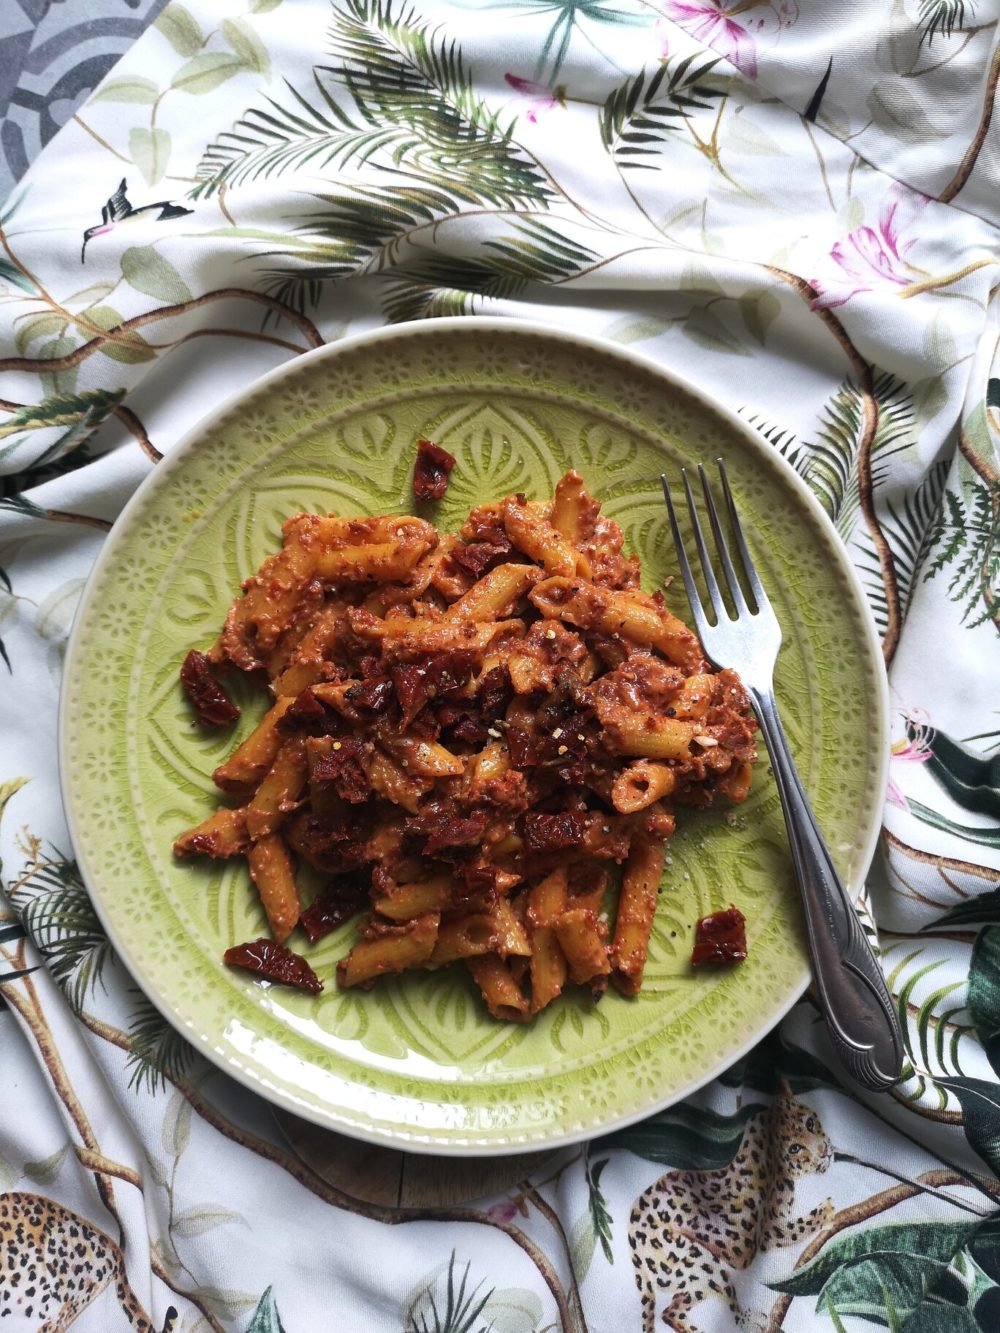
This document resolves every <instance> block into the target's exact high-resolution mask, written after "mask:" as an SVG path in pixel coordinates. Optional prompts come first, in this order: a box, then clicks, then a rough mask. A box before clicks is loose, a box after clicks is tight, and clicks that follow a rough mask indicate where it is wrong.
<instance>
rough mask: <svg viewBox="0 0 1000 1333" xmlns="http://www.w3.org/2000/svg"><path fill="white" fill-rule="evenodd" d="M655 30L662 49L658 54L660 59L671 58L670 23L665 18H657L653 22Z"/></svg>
mask: <svg viewBox="0 0 1000 1333" xmlns="http://www.w3.org/2000/svg"><path fill="white" fill-rule="evenodd" d="M653 31H654V32H655V33H656V40H657V41H658V42H659V45H660V49H659V52H658V54H657V59H658V60H669V59H670V36H669V34H670V24H669V23H667V21H666V20H665V19H657V20H656V22H655V23H654V24H653Z"/></svg>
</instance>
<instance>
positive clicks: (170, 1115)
mask: <svg viewBox="0 0 1000 1333" xmlns="http://www.w3.org/2000/svg"><path fill="white" fill-rule="evenodd" d="M191 1116H192V1110H191V1103H190V1102H189V1101H188V1099H187V1098H186V1097H185V1096H184V1094H183V1093H182V1092H175V1093H174V1095H173V1096H172V1097H171V1098H170V1101H169V1102H168V1103H167V1109H166V1112H165V1113H164V1116H163V1124H162V1125H161V1126H160V1139H161V1141H162V1143H163V1150H164V1152H165V1153H167V1155H168V1156H170V1157H180V1156H181V1154H182V1153H183V1152H184V1150H185V1148H187V1146H188V1144H189V1143H190V1142H191Z"/></svg>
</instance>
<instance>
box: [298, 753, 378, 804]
mask: <svg viewBox="0 0 1000 1333" xmlns="http://www.w3.org/2000/svg"><path fill="white" fill-rule="evenodd" d="M372 748H373V747H372V745H371V742H369V741H363V740H361V739H360V738H359V737H357V736H345V737H344V738H343V740H338V741H334V742H333V748H332V749H330V750H329V751H328V752H327V753H326V754H321V755H320V756H319V757H318V758H317V759H316V761H315V763H314V764H313V769H312V774H311V779H312V781H313V782H317V783H318V782H329V783H330V784H331V785H332V786H333V789H334V791H335V792H336V793H337V795H338V796H340V797H341V798H342V799H343V800H345V801H349V802H350V803H351V804H352V805H359V804H360V803H361V802H362V801H367V799H368V797H369V795H370V793H371V789H372V785H371V781H370V779H369V777H368V770H367V768H366V767H365V764H364V762H363V761H364V759H365V758H367V756H368V755H369V754H370V753H371V751H372Z"/></svg>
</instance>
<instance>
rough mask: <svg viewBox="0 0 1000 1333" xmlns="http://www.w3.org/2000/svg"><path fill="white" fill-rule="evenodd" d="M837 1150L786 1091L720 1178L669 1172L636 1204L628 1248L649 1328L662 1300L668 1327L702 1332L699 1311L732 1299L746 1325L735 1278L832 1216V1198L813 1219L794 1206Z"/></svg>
mask: <svg viewBox="0 0 1000 1333" xmlns="http://www.w3.org/2000/svg"><path fill="white" fill-rule="evenodd" d="M832 1159H833V1147H832V1145H831V1143H830V1140H829V1139H828V1138H827V1136H826V1134H825V1133H824V1131H823V1126H822V1125H821V1123H820V1120H819V1117H818V1116H817V1115H816V1113H815V1111H813V1110H811V1108H810V1107H808V1106H806V1105H805V1104H804V1103H803V1102H800V1101H797V1100H796V1099H795V1097H793V1096H792V1093H791V1090H790V1089H789V1088H788V1085H787V1084H784V1085H783V1086H782V1089H781V1092H780V1094H779V1095H778V1096H777V1097H775V1099H774V1101H773V1102H772V1103H771V1105H770V1106H768V1107H766V1108H765V1109H763V1110H761V1111H759V1112H757V1114H756V1115H754V1116H752V1117H751V1118H750V1119H749V1120H748V1121H747V1125H746V1129H745V1130H744V1132H743V1138H742V1140H741V1141H740V1146H739V1148H738V1149H737V1152H736V1156H735V1157H734V1158H733V1160H732V1161H731V1162H730V1163H729V1165H728V1166H725V1167H722V1168H721V1169H718V1170H704V1171H668V1172H666V1174H665V1175H662V1176H661V1177H660V1179H659V1180H657V1181H656V1182H655V1184H653V1185H651V1186H650V1187H649V1189H648V1190H646V1191H645V1192H644V1193H643V1194H641V1195H640V1196H639V1198H638V1199H636V1201H635V1204H634V1206H633V1208H632V1215H631V1217H630V1219H629V1234H628V1238H629V1245H630V1246H631V1249H632V1262H633V1264H634V1265H635V1270H636V1272H635V1277H636V1283H637V1284H638V1287H639V1291H640V1293H641V1295H642V1311H643V1330H644V1333H654V1330H655V1328H656V1307H657V1302H658V1293H664V1292H665V1293H666V1305H665V1307H664V1309H663V1312H662V1318H663V1322H664V1323H665V1324H666V1326H667V1328H670V1329H673V1330H675V1333H696V1327H695V1325H694V1324H693V1323H692V1322H691V1321H690V1319H689V1317H688V1316H689V1314H690V1312H691V1311H692V1310H693V1309H694V1308H695V1307H696V1306H697V1305H698V1304H700V1303H701V1302H702V1301H705V1300H707V1299H709V1298H710V1297H719V1298H721V1299H722V1300H724V1301H726V1302H727V1303H728V1305H729V1309H730V1311H731V1313H732V1315H733V1318H734V1320H735V1321H736V1323H737V1325H740V1324H741V1322H742V1311H741V1309H740V1304H739V1301H738V1299H737V1296H736V1291H735V1289H734V1287H733V1283H732V1281H731V1278H730V1272H731V1271H732V1270H734V1269H735V1270H742V1269H745V1268H747V1267H748V1266H749V1265H750V1264H751V1263H752V1261H753V1259H754V1256H755V1255H756V1254H757V1253H758V1252H760V1251H766V1250H771V1249H776V1248H778V1247H780V1246H785V1245H794V1244H795V1243H796V1242H798V1241H802V1240H805V1238H806V1237H807V1236H811V1235H813V1234H814V1233H815V1232H816V1231H818V1230H819V1229H820V1227H822V1226H823V1225H824V1224H825V1223H826V1222H828V1221H829V1220H830V1218H831V1217H832V1215H833V1202H832V1200H830V1199H826V1200H825V1201H824V1202H823V1203H822V1204H820V1205H819V1206H818V1207H817V1208H813V1209H812V1211H811V1212H809V1213H807V1214H806V1215H805V1216H804V1217H797V1216H796V1215H795V1208H794V1195H795V1182H796V1180H798V1179H799V1178H800V1177H802V1176H806V1175H811V1174H813V1173H816V1172H822V1171H826V1170H827V1169H828V1167H829V1165H830V1162H831V1161H832Z"/></svg>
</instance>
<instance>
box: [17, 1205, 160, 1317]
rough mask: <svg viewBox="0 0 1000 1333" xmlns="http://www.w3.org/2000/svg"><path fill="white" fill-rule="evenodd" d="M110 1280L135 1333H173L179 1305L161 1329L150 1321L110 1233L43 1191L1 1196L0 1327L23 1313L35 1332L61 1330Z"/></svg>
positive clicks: (77, 1315)
mask: <svg viewBox="0 0 1000 1333" xmlns="http://www.w3.org/2000/svg"><path fill="white" fill-rule="evenodd" d="M109 1283H113V1284H114V1290H115V1295H116V1296H117V1298H118V1303H119V1305H120V1306H121V1308H122V1310H123V1312H124V1313H125V1315H126V1317H127V1318H128V1321H129V1323H130V1324H131V1325H132V1327H133V1328H134V1329H135V1330H136V1333H171V1330H172V1328H173V1326H174V1321H175V1319H176V1318H177V1311H176V1310H175V1309H174V1308H173V1306H171V1307H170V1308H169V1309H168V1311H167V1317H166V1319H165V1321H164V1324H163V1328H162V1330H157V1329H156V1328H155V1327H154V1326H153V1324H152V1323H150V1320H149V1317H148V1315H147V1314H146V1312H145V1310H143V1308H142V1306H141V1305H140V1304H139V1301H138V1300H137V1299H136V1296H135V1293H134V1292H133V1291H132V1288H131V1287H130V1286H129V1283H128V1278H127V1277H126V1276H125V1264H124V1261H123V1259H122V1252H121V1250H120V1249H119V1248H118V1246H117V1245H116V1244H115V1243H114V1241H113V1240H112V1239H111V1237H110V1236H107V1235H105V1233H104V1232H103V1231H100V1230H98V1228H97V1227H95V1226H93V1225H92V1224H91V1223H90V1222H87V1221H85V1220H84V1218H82V1217H80V1216H79V1215H78V1214H77V1213H73V1212H70V1210H69V1209H68V1208H64V1207H63V1206H62V1204H60V1203H56V1202H55V1201H54V1200H53V1199H46V1198H45V1197H44V1196H43V1195H40V1194H21V1193H12V1194H2V1195H0V1329H2V1328H3V1327H4V1319H5V1318H10V1317H15V1316H19V1317H20V1321H21V1322H22V1323H23V1321H25V1320H35V1321H37V1322H36V1323H34V1324H32V1325H31V1327H32V1328H33V1329H35V1330H37V1333H63V1330H64V1329H67V1328H69V1327H70V1325H71V1324H72V1323H73V1322H74V1321H75V1320H76V1319H77V1318H78V1317H79V1315H80V1314H82V1312H83V1311H84V1310H85V1309H86V1308H87V1306H88V1305H90V1303H91V1302H92V1301H94V1300H96V1298H97V1297H98V1296H99V1295H100V1294H101V1292H102V1291H103V1290H104V1289H105V1287H107V1286H108V1285H109Z"/></svg>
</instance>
